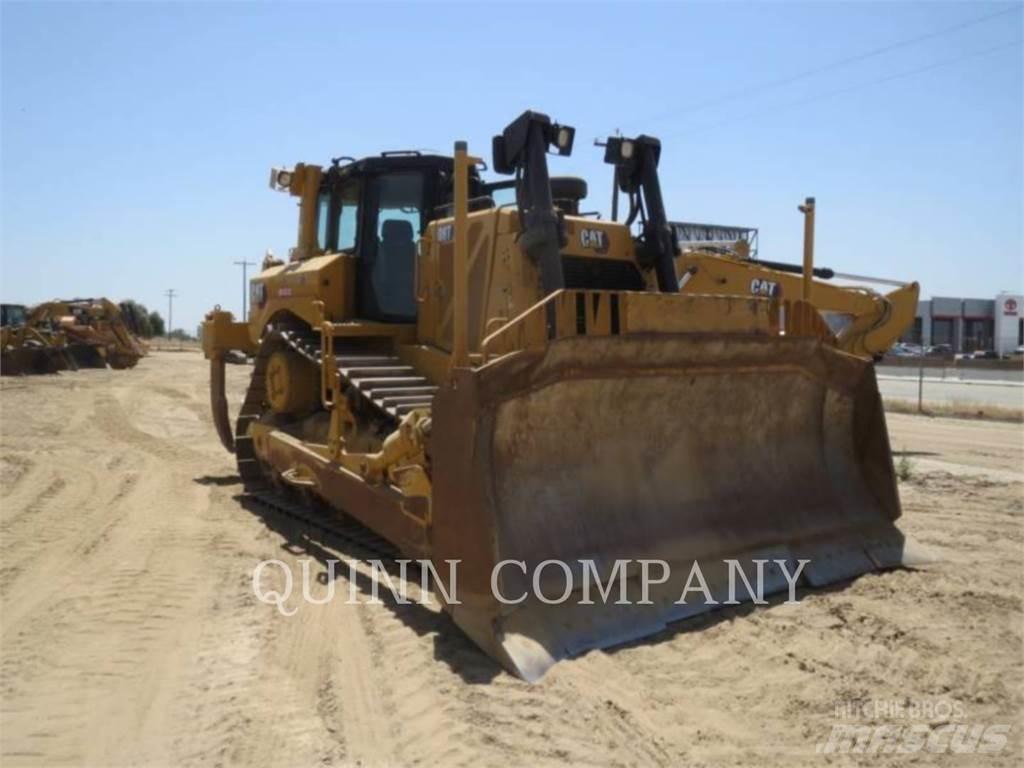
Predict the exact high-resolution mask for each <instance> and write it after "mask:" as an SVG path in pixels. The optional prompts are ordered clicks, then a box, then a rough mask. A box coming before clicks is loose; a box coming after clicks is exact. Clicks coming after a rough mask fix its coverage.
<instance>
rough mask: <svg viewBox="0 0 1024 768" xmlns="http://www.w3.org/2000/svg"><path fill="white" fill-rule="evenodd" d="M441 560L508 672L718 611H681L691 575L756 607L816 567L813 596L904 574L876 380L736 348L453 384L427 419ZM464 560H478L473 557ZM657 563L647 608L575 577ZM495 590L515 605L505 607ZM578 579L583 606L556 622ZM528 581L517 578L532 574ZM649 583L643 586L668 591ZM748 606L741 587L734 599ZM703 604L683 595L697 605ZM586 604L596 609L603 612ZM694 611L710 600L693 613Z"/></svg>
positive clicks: (662, 353)
mask: <svg viewBox="0 0 1024 768" xmlns="http://www.w3.org/2000/svg"><path fill="white" fill-rule="evenodd" d="M434 422H435V430H434V434H435V436H436V438H435V444H434V446H433V457H434V482H435V486H434V488H435V499H434V510H435V512H434V521H433V535H432V536H433V544H434V556H435V560H436V561H438V562H441V561H443V560H444V559H445V558H450V559H460V560H461V561H462V562H461V563H460V570H459V585H458V586H459V590H458V597H459V600H460V601H461V603H462V605H456V606H451V609H452V614H453V617H454V619H455V621H456V623H458V624H459V625H460V626H461V627H462V628H463V629H464V630H465V631H466V632H467V633H468V634H469V635H470V636H471V637H473V639H474V640H475V641H476V642H477V643H478V644H479V645H480V646H481V647H482V648H483V649H484V650H485V651H487V652H488V653H489V654H490V655H492V656H493V657H494V658H496V659H497V660H498V661H499V662H501V663H502V664H503V665H504V666H506V667H507V668H508V669H510V670H512V671H514V672H516V673H517V674H520V675H522V676H523V677H526V678H529V679H534V678H536V677H538V676H539V675H540V674H542V673H543V671H544V670H545V669H546V668H547V667H548V666H550V664H552V663H553V662H554V661H557V660H558V659H561V658H565V657H567V656H571V655H574V654H577V653H580V652H582V651H585V650H587V649H590V648H599V647H605V646H608V645H614V644H617V643H621V642H625V641H628V640H631V639H634V638H636V637H641V636H644V635H648V634H651V633H653V632H657V631H659V630H661V629H663V628H664V626H665V625H666V624H667V623H668V622H671V621H674V620H677V619H681V618H685V617H686V616H689V615H693V614H695V613H698V612H703V611H704V610H708V609H710V608H713V607H715V606H714V605H704V602H705V601H704V600H703V599H700V600H696V599H691V600H690V603H689V604H685V605H684V604H678V603H677V602H676V601H677V600H678V599H679V597H680V595H681V593H682V591H683V588H684V586H685V585H686V582H687V577H688V576H689V574H690V570H691V567H692V565H693V563H694V562H695V561H697V562H698V563H699V564H700V566H701V568H702V572H703V573H704V575H705V576H706V578H707V581H708V588H709V591H710V592H711V593H712V594H713V595H714V596H715V597H716V599H718V601H719V602H721V601H722V600H723V599H724V598H725V597H726V594H725V592H724V591H723V590H725V589H726V588H727V582H728V579H727V572H726V567H725V565H724V563H723V561H724V560H725V559H737V560H739V561H741V562H745V563H746V564H747V566H748V567H746V568H745V573H747V574H749V575H751V578H753V574H754V573H755V570H756V566H754V564H753V563H751V562H750V561H751V560H752V559H768V560H771V561H781V566H780V564H779V563H776V562H772V563H770V564H769V566H768V572H766V574H765V591H766V593H769V594H770V593H771V592H775V591H779V590H782V589H785V588H786V587H787V582H786V580H785V578H784V575H783V572H782V571H783V567H784V566H787V565H788V569H787V571H786V572H788V573H789V574H793V573H795V572H796V570H797V563H796V561H797V560H799V559H809V560H810V562H809V563H807V564H806V566H805V567H804V568H803V571H802V574H801V581H802V582H803V583H807V584H810V585H814V586H817V585H821V584H826V583H829V582H833V581H838V580H842V579H848V578H851V577H853V576H856V575H859V574H861V573H864V572H867V571H871V570H875V569H878V568H886V567H893V566H897V565H900V564H904V563H906V562H908V554H907V552H906V549H907V547H906V542H905V540H904V537H903V535H902V534H901V533H900V532H899V530H898V529H897V528H896V527H895V526H894V524H893V522H894V521H895V520H896V518H897V517H899V514H900V506H899V498H898V495H897V490H896V479H895V473H894V471H893V464H892V457H891V453H890V449H889V440H888V433H887V430H886V425H885V418H884V414H883V411H882V406H881V401H880V398H879V394H878V389H877V384H876V382H875V376H874V371H873V369H872V367H871V366H870V364H868V363H867V362H865V361H862V360H860V359H857V358H854V357H851V356H849V355H846V354H843V353H841V352H837V351H836V350H835V349H834V348H832V347H830V346H829V345H827V344H823V343H822V342H820V341H818V340H815V339H806V338H786V337H779V336H774V337H772V336H762V337H758V336H748V337H746V338H743V339H738V338H737V337H736V336H735V335H732V336H727V335H725V334H688V335H674V336H673V335H645V336H632V337H628V338H622V337H619V338H607V337H580V338H574V339H561V340H557V341H553V342H551V343H550V344H549V346H548V347H547V349H546V351H544V352H538V353H523V354H518V355H511V356H508V357H505V358H502V359H499V360H498V361H496V362H494V363H492V364H490V365H487V366H484V367H482V368H480V369H477V370H475V371H469V370H466V371H463V372H460V375H459V378H458V379H457V381H456V382H455V386H454V387H453V388H451V389H448V388H446V389H443V390H442V392H440V393H439V394H438V396H437V398H436V400H435V405H434ZM467 553H473V554H472V555H469V554H467ZM641 559H658V560H664V561H666V562H667V563H668V564H669V565H670V572H671V576H670V577H669V578H668V580H667V581H664V583H661V584H657V585H653V584H652V585H650V586H651V591H650V594H649V595H647V598H648V601H649V602H648V603H647V604H637V602H638V601H639V598H640V597H641V595H640V593H639V591H638V590H639V589H640V587H641V581H642V579H641V576H642V574H641V573H639V568H638V566H637V565H636V563H635V562H634V564H633V565H631V566H630V568H629V570H628V577H629V579H628V581H629V584H628V589H629V600H630V602H631V604H630V605H615V604H612V603H613V602H614V601H615V600H616V599H618V597H619V595H618V592H617V591H616V590H613V593H612V597H611V598H610V599H609V603H608V604H603V601H601V600H600V599H597V601H596V602H595V604H594V605H580V604H579V598H580V594H579V592H578V590H579V588H580V587H581V582H582V578H581V575H582V569H583V566H582V565H580V563H579V561H580V560H584V561H593V562H594V564H595V566H594V567H595V570H596V573H597V574H598V575H599V576H600V577H601V578H602V579H605V578H606V577H608V576H609V575H610V574H611V573H612V569H613V568H614V566H615V562H616V561H617V560H628V561H638V560H641ZM505 560H511V561H519V562H521V563H522V564H523V566H524V567H520V566H519V565H515V566H513V567H509V566H506V567H503V568H501V569H500V571H499V575H498V577H497V578H496V580H495V584H494V586H495V587H496V588H497V589H498V590H500V592H501V594H502V595H503V596H504V597H505V598H507V599H512V600H518V599H519V598H520V597H522V596H524V595H525V596H526V597H525V599H523V601H522V602H521V603H518V604H516V605H503V604H502V603H500V602H499V601H498V599H497V598H496V596H495V595H494V594H492V584H491V577H492V571H493V570H494V568H495V566H496V565H497V564H498V563H500V562H501V561H505ZM546 560H559V561H563V562H566V563H568V564H569V565H570V566H571V568H572V569H573V572H572V576H573V578H572V584H573V587H574V588H575V589H576V590H577V591H576V592H574V593H573V594H572V595H571V596H570V597H569V599H568V600H567V601H566V602H565V603H563V604H560V605H547V604H544V603H542V602H541V601H540V600H538V599H537V596H536V586H538V585H539V586H541V587H542V590H543V592H544V593H545V594H546V595H547V596H548V597H558V596H559V595H560V593H562V592H563V591H564V588H565V585H566V575H565V573H564V572H563V571H562V570H561V569H560V567H552V566H546V567H545V568H544V569H543V572H542V576H543V578H542V579H540V580H539V582H538V583H537V584H535V583H534V580H533V575H534V573H535V571H536V569H537V567H538V566H539V565H540V564H541V563H543V562H544V561H546ZM524 571H525V572H524ZM660 576H661V571H660V570H653V566H652V572H651V573H650V574H649V577H650V579H649V580H656V579H658V578H660ZM745 595H746V593H745V591H744V590H743V589H740V590H739V596H740V598H739V599H743V597H744V596H745ZM692 597H693V595H692V593H691V598H692ZM592 599H594V598H593V597H592ZM696 603H700V604H699V605H698V604H696Z"/></svg>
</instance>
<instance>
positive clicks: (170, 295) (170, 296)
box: [164, 288, 176, 338]
mask: <svg viewBox="0 0 1024 768" xmlns="http://www.w3.org/2000/svg"><path fill="white" fill-rule="evenodd" d="M175 295H176V291H175V289H174V288H168V289H167V290H166V291H164V296H166V297H167V329H166V330H165V331H164V336H167V337H168V338H170V335H171V331H173V330H174V325H173V323H172V322H171V321H172V319H173V318H174V314H173V312H174V297H175Z"/></svg>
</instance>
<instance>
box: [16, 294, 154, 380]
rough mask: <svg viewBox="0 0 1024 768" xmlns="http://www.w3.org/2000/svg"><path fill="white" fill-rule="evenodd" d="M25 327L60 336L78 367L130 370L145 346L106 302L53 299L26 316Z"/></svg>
mask: <svg viewBox="0 0 1024 768" xmlns="http://www.w3.org/2000/svg"><path fill="white" fill-rule="evenodd" d="M26 325H27V326H28V327H29V328H34V329H37V330H43V331H49V332H60V333H61V334H63V336H64V337H65V338H66V349H67V352H68V354H69V355H70V356H71V357H72V358H73V359H74V360H75V362H76V363H77V364H78V365H79V366H80V367H85V368H106V367H108V366H109V367H110V368H115V369H124V368H134V367H135V365H136V364H137V363H138V362H139V358H141V357H144V356H145V355H146V352H147V350H146V346H145V344H144V343H143V342H142V341H141V340H139V339H138V338H137V337H136V336H135V335H134V334H133V333H132V331H131V330H129V327H128V325H126V323H125V319H124V318H123V316H122V312H121V308H120V307H119V306H118V305H117V304H115V303H114V302H112V301H110V300H109V299H104V298H99V299H54V300H53V301H47V302H44V303H42V304H38V305H36V306H35V307H33V308H32V310H31V311H30V312H29V313H28V317H27V320H26Z"/></svg>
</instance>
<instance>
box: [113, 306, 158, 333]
mask: <svg viewBox="0 0 1024 768" xmlns="http://www.w3.org/2000/svg"><path fill="white" fill-rule="evenodd" d="M120 306H121V318H122V319H123V320H124V324H125V325H127V326H128V330H130V331H131V332H132V333H134V334H135V335H136V336H142V337H143V338H146V339H148V338H149V337H151V336H152V335H153V327H152V325H151V324H150V322H149V310H148V309H146V305H145V304H140V303H139V302H137V301H133V300H132V299H125V300H124V301H122V302H121V305H120Z"/></svg>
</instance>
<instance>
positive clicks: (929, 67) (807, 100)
mask: <svg viewBox="0 0 1024 768" xmlns="http://www.w3.org/2000/svg"><path fill="white" fill-rule="evenodd" d="M1021 42H1024V41H1022V40H1014V41H1012V42H1009V43H1003V44H1002V45H996V46H993V47H992V48H986V49H985V50H982V51H975V52H973V53H968V54H965V55H963V56H957V57H955V58H952V59H945V60H944V61H937V62H935V63H933V64H929V65H927V66H925V67H918V68H917V69H911V70H907V71H905V72H897V73H895V74H891V75H886V76H884V77H879V78H876V79H874V80H869V81H867V82H864V83H857V84H856V85H851V86H847V87H846V88H838V89H836V90H832V91H825V92H824V93H818V94H815V95H813V96H808V97H807V98H804V99H797V100H796V101H790V102H787V103H785V104H780V105H778V106H777V107H775V108H773V109H762V110H758V111H757V112H750V113H748V114H746V115H743V116H740V117H730V118H727V119H725V120H720V121H718V122H715V123H703V124H700V125H698V126H695V127H696V128H699V129H701V130H705V129H711V128H717V127H719V126H723V125H729V124H735V123H739V122H743V121H744V120H746V119H747V118H754V117H762V116H764V115H766V114H771V113H772V112H781V111H783V110H786V109H791V108H792V107H799V106H803V105H805V104H810V103H812V102H815V101H821V100H822V99H828V98H831V97H833V96H838V95H840V94H844V93H849V92H850V91H856V90H860V89H861V88H868V87H870V86H872V85H880V84H881V83H888V82H891V81H892V80H901V79H903V78H905V77H911V76H912V75H920V74H922V73H924V72H930V71H931V70H933V69H939V68H941V67H948V66H950V65H952V64H957V63H959V62H961V61H966V60H967V59H976V58H979V57H981V56H989V55H991V54H993V53H998V52H999V51H1002V50H1005V49H1008V48H1014V47H1016V46H1019V45H1020V44H1021ZM685 133H691V132H690V131H686V132H685ZM674 135H675V136H681V135H684V134H683V133H677V134H674ZM666 138H672V136H668V137H666Z"/></svg>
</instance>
